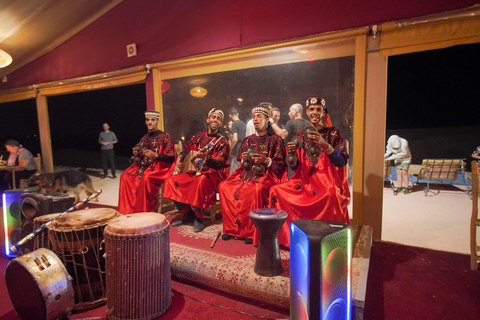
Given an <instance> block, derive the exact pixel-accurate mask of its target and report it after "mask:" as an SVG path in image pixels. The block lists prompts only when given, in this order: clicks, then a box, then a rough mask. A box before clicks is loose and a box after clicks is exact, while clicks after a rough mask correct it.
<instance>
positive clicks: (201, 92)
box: [190, 87, 207, 98]
mask: <svg viewBox="0 0 480 320" xmlns="http://www.w3.org/2000/svg"><path fill="white" fill-rule="evenodd" d="M190 94H191V95H192V96H194V97H196V98H202V97H205V96H206V95H207V89H205V88H202V87H195V88H193V89H192V90H190Z"/></svg>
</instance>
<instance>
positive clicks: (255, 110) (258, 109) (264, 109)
mask: <svg viewBox="0 0 480 320" xmlns="http://www.w3.org/2000/svg"><path fill="white" fill-rule="evenodd" d="M254 113H262V114H264V115H266V116H267V118H270V108H269V107H268V106H265V105H258V106H256V107H254V108H253V109H252V114H254Z"/></svg>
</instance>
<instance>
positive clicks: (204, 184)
mask: <svg viewBox="0 0 480 320" xmlns="http://www.w3.org/2000/svg"><path fill="white" fill-rule="evenodd" d="M206 122H207V131H202V132H198V133H196V134H195V135H194V136H193V137H192V138H191V139H190V140H188V142H187V143H185V144H184V146H183V151H182V153H181V154H180V155H179V156H178V159H177V167H178V168H179V169H181V168H183V166H184V165H185V163H184V161H187V158H189V157H190V156H189V157H187V155H188V154H190V153H191V156H192V163H194V164H195V167H196V170H195V171H193V172H185V173H180V174H176V175H173V176H171V177H169V178H167V179H166V180H165V187H164V191H163V196H164V197H165V198H167V199H171V200H173V202H174V203H175V206H176V207H177V209H178V212H179V213H180V215H181V216H182V218H181V219H179V220H176V221H174V222H173V223H172V226H174V227H178V226H181V225H184V224H189V223H192V222H193V231H194V232H201V231H202V230H203V229H205V225H204V224H203V216H204V213H205V210H206V209H209V208H211V207H212V206H213V205H215V203H216V202H217V198H216V197H217V192H218V184H219V183H220V182H221V181H223V180H225V179H226V178H227V176H228V173H229V172H230V145H229V144H228V141H227V139H225V137H224V136H223V135H221V134H220V132H219V129H220V127H221V126H222V123H223V111H222V110H220V109H217V108H212V109H211V110H210V111H209V112H208V116H207V120H206Z"/></svg>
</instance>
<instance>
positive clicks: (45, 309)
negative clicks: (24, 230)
mask: <svg viewBox="0 0 480 320" xmlns="http://www.w3.org/2000/svg"><path fill="white" fill-rule="evenodd" d="M36 261H37V262H38V261H40V263H38V264H37V262H36ZM5 279H6V284H7V289H8V293H9V295H10V299H11V300H12V304H13V306H14V308H15V311H16V313H17V314H18V315H19V316H20V318H22V319H23V320H30V319H32V320H38V319H45V320H53V319H57V318H59V317H61V316H63V315H65V314H68V313H70V312H71V311H72V309H73V305H74V301H75V300H74V292H73V286H72V278H71V277H70V276H69V275H68V273H67V270H66V269H65V266H64V265H63V263H62V261H61V260H60V259H59V258H58V257H57V256H56V255H55V254H54V253H53V252H52V251H50V250H48V249H45V248H41V249H38V250H36V251H33V252H30V253H28V254H25V255H23V256H21V257H18V258H16V259H14V260H12V261H10V263H9V264H8V266H7V268H6V270H5Z"/></svg>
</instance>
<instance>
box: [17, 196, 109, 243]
mask: <svg viewBox="0 0 480 320" xmlns="http://www.w3.org/2000/svg"><path fill="white" fill-rule="evenodd" d="M100 193H102V189H100V190H98V191H97V192H95V193H92V194H91V195H90V196H88V197H87V198H86V199H84V200H82V201H80V202H78V203H77V204H75V205H74V206H72V207H71V208H69V209H68V210H66V211H64V212H62V213H60V214H59V215H58V216H56V217H55V218H53V219H52V220H50V221H47V222H46V223H45V224H43V225H41V226H40V227H38V228H37V229H35V230H33V232H31V233H29V234H27V235H26V236H25V237H24V238H23V239H22V240H20V241H18V242H17V243H16V244H14V245H12V246H11V247H10V251H11V252H16V251H17V250H18V248H20V247H21V246H22V245H24V244H25V243H27V242H28V241H30V240H32V239H33V238H35V236H37V235H39V234H40V233H42V232H43V231H45V229H46V228H47V226H48V225H50V224H51V223H52V222H53V221H54V220H55V219H58V218H60V217H62V216H63V215H65V214H67V213H69V212H72V211H75V210H78V209H80V208H81V207H82V206H83V205H84V204H85V203H87V202H89V201H91V200H93V199H95V198H96V197H98V195H99V194H100Z"/></svg>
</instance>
